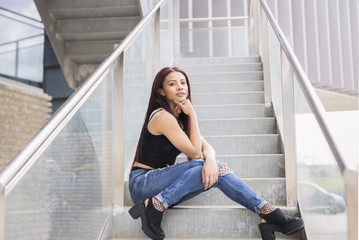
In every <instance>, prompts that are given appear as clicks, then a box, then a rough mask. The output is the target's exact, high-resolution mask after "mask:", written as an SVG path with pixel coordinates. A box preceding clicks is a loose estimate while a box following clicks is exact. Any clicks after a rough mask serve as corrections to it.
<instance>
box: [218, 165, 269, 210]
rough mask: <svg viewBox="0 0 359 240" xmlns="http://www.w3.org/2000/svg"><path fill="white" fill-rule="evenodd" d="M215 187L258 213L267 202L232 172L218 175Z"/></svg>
mask: <svg viewBox="0 0 359 240" xmlns="http://www.w3.org/2000/svg"><path fill="white" fill-rule="evenodd" d="M215 187H218V188H219V189H220V190H221V191H222V192H223V193H224V194H225V195H226V196H227V197H229V198H230V199H232V200H233V201H235V202H237V203H239V204H241V205H242V206H244V207H246V208H247V209H249V210H251V211H252V212H255V213H257V214H258V215H259V213H260V211H261V209H262V208H263V207H264V206H265V205H266V204H267V201H265V200H264V199H263V198H261V197H260V196H259V195H258V194H256V193H255V192H254V191H253V190H252V189H251V188H250V187H249V186H248V185H247V184H246V183H244V182H243V181H242V180H241V179H239V178H238V177H237V176H236V175H235V174H234V173H232V172H229V173H226V174H225V175H219V176H218V181H217V184H216V186H215Z"/></svg>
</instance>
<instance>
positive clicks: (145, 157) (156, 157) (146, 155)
mask: <svg viewBox="0 0 359 240" xmlns="http://www.w3.org/2000/svg"><path fill="white" fill-rule="evenodd" d="M159 111H161V110H159ZM159 111H157V112H159ZM157 112H155V113H154V114H152V116H151V118H152V117H153V116H154V115H155V114H156V113H157ZM151 118H150V120H151ZM180 153H181V151H179V150H178V149H177V148H176V147H175V146H173V144H172V143H171V142H170V141H169V140H168V138H166V136H164V135H153V134H151V133H150V132H149V131H148V128H147V127H146V129H145V132H144V134H143V138H142V156H141V157H140V158H139V159H138V162H139V163H142V164H145V165H147V166H150V167H152V168H163V167H166V166H168V165H173V164H174V163H175V161H176V157H177V156H178V155H179V154H180Z"/></svg>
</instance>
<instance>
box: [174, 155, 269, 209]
mask: <svg viewBox="0 0 359 240" xmlns="http://www.w3.org/2000/svg"><path fill="white" fill-rule="evenodd" d="M218 166H219V170H218V171H219V175H218V181H217V182H216V183H215V184H214V185H213V186H212V187H216V188H219V189H220V190H221V191H222V192H223V193H224V194H225V195H226V196H227V197H229V198H230V199H231V200H233V201H235V202H237V203H239V204H241V205H243V206H244V207H246V208H248V209H249V210H251V211H253V212H255V213H257V214H258V215H259V213H260V210H261V209H262V208H263V207H264V206H265V205H266V204H267V201H265V200H264V199H262V198H261V197H260V196H258V194H256V193H255V192H254V191H253V190H252V189H251V188H250V187H249V186H248V185H247V184H246V183H244V182H243V181H242V180H241V179H239V178H238V177H237V176H236V175H235V174H234V173H233V172H232V171H231V170H230V169H229V168H228V167H227V166H226V165H225V164H223V163H221V162H218ZM197 175H198V174H197ZM199 178H200V183H198V180H197V187H194V188H192V191H191V192H189V193H187V194H186V195H184V196H183V197H182V198H181V199H179V200H178V201H177V202H174V203H173V202H172V201H173V200H171V203H172V204H173V205H175V204H179V203H181V202H184V201H187V200H189V199H191V198H193V197H195V196H197V195H198V194H200V193H202V192H204V191H205V190H204V184H202V176H201V172H199ZM177 187H178V186H177ZM178 192H181V193H182V192H183V191H181V190H178V191H177V192H174V194H177V196H182V195H181V194H179V193H178ZM268 205H269V204H268Z"/></svg>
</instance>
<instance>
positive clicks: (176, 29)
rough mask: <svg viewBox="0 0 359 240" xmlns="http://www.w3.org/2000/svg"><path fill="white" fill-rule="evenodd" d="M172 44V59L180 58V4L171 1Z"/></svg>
mask: <svg viewBox="0 0 359 240" xmlns="http://www.w3.org/2000/svg"><path fill="white" fill-rule="evenodd" d="M173 2H174V4H173V44H174V53H173V56H174V58H179V57H180V21H179V19H180V10H179V9H180V4H179V0H174V1H173Z"/></svg>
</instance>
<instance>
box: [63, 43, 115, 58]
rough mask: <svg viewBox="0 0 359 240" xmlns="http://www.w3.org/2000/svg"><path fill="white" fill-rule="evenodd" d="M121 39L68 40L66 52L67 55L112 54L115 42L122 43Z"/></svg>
mask: <svg viewBox="0 0 359 240" xmlns="http://www.w3.org/2000/svg"><path fill="white" fill-rule="evenodd" d="M120 43H121V40H110V41H84V42H66V43H65V54H66V55H82V56H89V55H90V56H91V55H106V56H108V55H110V54H111V53H112V52H113V50H114V48H115V44H120Z"/></svg>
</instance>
